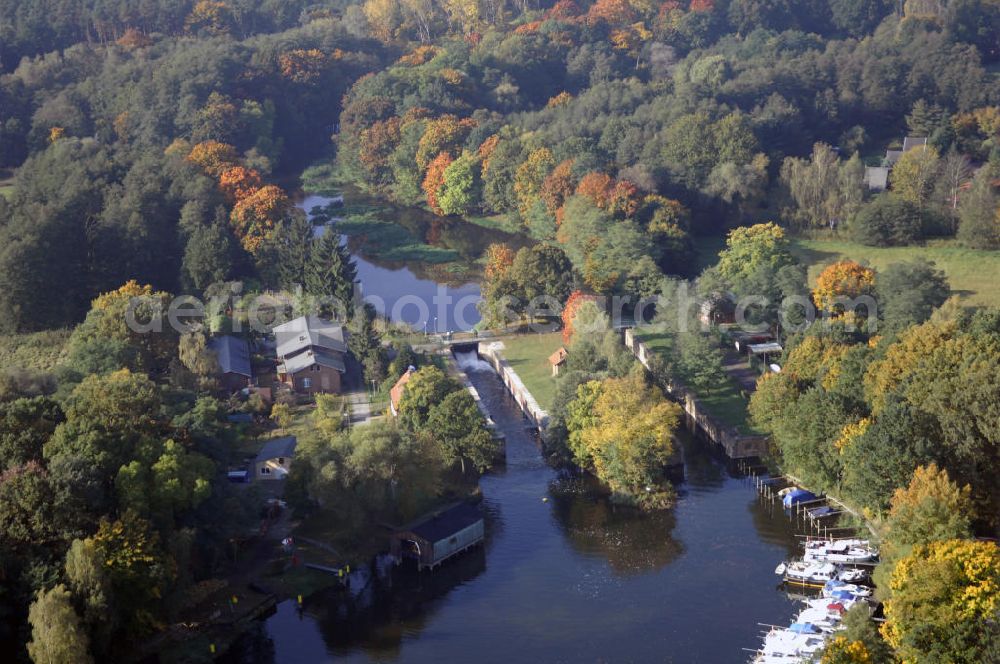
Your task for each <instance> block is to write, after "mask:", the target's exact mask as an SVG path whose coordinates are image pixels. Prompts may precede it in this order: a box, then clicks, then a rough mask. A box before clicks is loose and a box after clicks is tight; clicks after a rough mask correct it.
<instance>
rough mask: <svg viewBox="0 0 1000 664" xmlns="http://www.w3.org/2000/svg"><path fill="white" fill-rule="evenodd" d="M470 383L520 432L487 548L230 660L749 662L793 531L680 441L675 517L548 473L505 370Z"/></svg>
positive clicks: (300, 621)
mask: <svg viewBox="0 0 1000 664" xmlns="http://www.w3.org/2000/svg"><path fill="white" fill-rule="evenodd" d="M462 361H463V364H464V365H465V366H466V367H468V368H469V369H472V370H471V371H469V377H470V379H471V381H472V382H473V384H474V386H475V387H476V389H477V391H478V392H479V394H480V396H481V398H482V399H483V402H484V403H485V405H486V406H487V408H488V409H489V411H490V413H491V415H492V417H493V419H494V420H495V421H496V422H497V425H498V427H499V428H500V429H501V430H502V431H503V433H504V434H505V435H506V436H507V464H506V468H505V469H504V470H503V471H502V472H496V473H490V474H488V475H486V476H485V477H483V478H482V482H481V485H482V491H483V496H484V505H485V507H486V510H487V534H488V538H487V542H486V545H485V547H484V548H483V549H480V550H477V551H475V552H474V553H471V554H470V555H467V556H463V557H460V558H458V559H456V560H454V561H453V562H451V563H449V564H446V565H445V566H444V567H443V568H441V569H440V570H439V571H436V572H433V573H424V574H417V573H415V572H410V573H408V572H406V571H404V570H393V571H391V572H390V573H388V574H387V575H384V576H379V575H378V574H371V573H369V574H367V575H366V578H370V579H371V580H370V581H369V582H368V587H365V589H364V591H363V592H361V591H356V592H355V594H354V595H353V596H351V597H348V596H346V595H345V594H344V593H338V592H330V593H327V594H324V595H320V596H318V597H315V598H312V599H310V600H309V601H307V603H306V604H307V606H306V610H305V612H304V613H303V614H302V615H301V616H299V615H298V613H297V612H296V610H295V607H294V605H293V604H292V603H286V604H283V605H281V606H280V607H279V608H278V611H277V613H276V614H275V615H274V616H272V617H270V618H268V619H267V620H266V621H265V622H264V624H263V625H262V627H261V628H260V629H261V634H264V635H266V636H267V637H269V639H270V641H267V640H265V639H262V638H261V634H257V635H255V636H254V637H251V638H248V639H246V640H245V641H244V642H242V643H241V644H240V650H239V651H238V652H234V654H233V655H232V656H230V657H229V658H228V661H230V662H272V661H273V662H275V663H276V664H291V663H293V662H294V663H298V662H330V661H338V662H339V661H348V662H375V661H377V662H382V661H392V662H397V661H398V662H440V661H445V662H460V661H469V660H474V661H476V662H504V663H508V662H521V661H534V662H574V663H575V662H630V661H635V662H654V661H655V662H709V663H711V662H739V661H745V658H744V653H743V652H742V651H741V648H744V647H748V648H753V647H756V646H757V645H758V644H759V643H760V635H759V629H760V628H759V627H758V626H757V623H759V622H760V623H775V624H777V623H781V622H785V623H787V621H788V620H789V618H790V617H791V616H792V615H793V613H794V609H795V605H794V603H793V600H791V599H790V598H789V597H787V596H786V595H785V594H784V593H782V592H779V591H777V590H776V589H775V587H776V583H777V578H776V577H775V576H774V567H775V565H776V564H777V562H779V561H780V560H782V559H784V558H785V557H786V556H787V554H788V552H789V550H790V549H791V548H792V547H793V546H794V543H795V538H794V532H793V528H792V526H791V524H789V522H788V521H787V520H786V518H785V516H784V515H783V514H781V513H780V511H779V512H778V513H775V514H771V513H770V512H769V511H768V508H766V507H765V506H764V505H762V504H761V503H759V502H758V499H757V497H756V494H755V493H754V491H753V489H752V488H750V487H749V486H748V484H747V483H746V482H745V481H744V480H742V479H740V478H737V477H734V476H732V475H731V474H730V473H729V472H728V471H727V470H726V468H725V466H724V465H723V464H721V463H720V462H719V461H718V460H716V459H713V458H712V457H711V455H709V454H708V452H707V451H706V448H705V446H704V445H702V444H700V443H698V442H695V441H692V440H691V439H690V438H689V437H686V436H682V438H681V440H682V443H683V444H684V446H685V452H686V454H685V462H686V472H685V480H684V482H683V484H682V485H681V486H680V487H679V489H680V491H679V494H680V495H679V499H678V503H677V506H676V508H675V509H674V510H672V511H670V512H665V513H659V514H652V515H643V514H640V513H638V512H636V511H634V510H630V509H627V508H622V507H615V506H613V505H611V504H610V503H609V502H608V500H607V498H606V496H605V493H604V492H603V491H602V490H601V488H600V487H599V486H598V485H597V484H595V483H594V482H593V480H591V479H587V478H582V477H579V476H575V475H573V474H571V473H564V472H560V471H556V470H554V469H552V468H550V467H549V466H548V465H546V464H545V463H544V462H543V460H542V458H541V456H540V453H539V445H538V441H537V439H536V438H535V437H534V436H533V434H531V433H530V432H529V431H528V430H527V429H526V427H525V421H524V419H523V417H522V415H521V413H520V411H519V410H518V409H517V407H516V405H515V404H514V402H513V400H512V399H510V397H509V396H508V395H507V394H506V392H505V390H504V388H503V386H502V385H501V383H500V381H499V380H498V378H497V376H496V374H494V373H493V372H492V370H490V369H489V368H488V367H487V366H484V365H483V364H479V363H478V362H475V361H474V360H471V359H469V358H462Z"/></svg>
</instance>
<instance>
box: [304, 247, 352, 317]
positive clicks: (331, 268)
mask: <svg viewBox="0 0 1000 664" xmlns="http://www.w3.org/2000/svg"><path fill="white" fill-rule="evenodd" d="M305 277H306V284H305V285H306V290H307V291H308V292H309V294H310V295H312V296H314V297H317V298H320V300H321V302H320V303H321V305H323V306H324V308H327V307H333V310H334V311H335V312H339V311H341V310H342V311H350V308H351V305H352V303H353V302H354V282H355V281H356V280H357V277H358V270H357V266H356V265H355V264H354V259H353V258H351V255H350V253H348V251H347V247H345V246H344V245H343V244H341V241H340V236H339V235H338V234H336V233H323V235H322V237H320V238H318V239H316V240H314V241H313V244H312V250H311V251H310V252H309V264H308V266H307V267H306V274H305ZM341 307H342V308H343V309H340V308H341Z"/></svg>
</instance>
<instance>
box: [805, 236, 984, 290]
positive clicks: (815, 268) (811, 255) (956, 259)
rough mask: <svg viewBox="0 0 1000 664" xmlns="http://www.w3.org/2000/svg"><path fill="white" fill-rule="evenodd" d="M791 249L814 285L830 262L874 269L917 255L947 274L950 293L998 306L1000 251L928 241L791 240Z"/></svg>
mask: <svg viewBox="0 0 1000 664" xmlns="http://www.w3.org/2000/svg"><path fill="white" fill-rule="evenodd" d="M792 250H793V252H794V253H795V254H796V256H798V257H799V260H801V261H802V262H803V263H804V264H806V265H808V266H809V282H810V283H815V281H816V277H817V276H818V275H819V273H820V271H822V269H823V268H824V267H825V266H826V265H829V264H830V263H833V262H835V261H838V260H843V259H845V258H846V259H850V260H853V261H858V262H867V263H868V264H869V265H871V266H872V267H874V268H875V269H876V270H881V269H884V268H886V267H887V266H888V265H890V264H891V263H898V262H900V261H906V260H910V259H913V258H916V257H918V256H922V257H924V258H926V259H928V260H931V261H934V263H935V264H936V265H937V267H938V269H940V270H943V271H944V273H945V274H946V275H948V281H949V282H950V283H951V288H952V291H953V292H954V293H955V294H956V295H961V296H962V298H963V300H964V301H965V302H966V303H968V304H972V305H983V306H998V305H1000V291H998V290H997V288H996V285H997V284H998V283H1000V251H982V250H976V249H967V248H965V247H962V246H959V245H958V244H957V243H955V242H953V241H938V242H932V243H930V244H928V245H927V246H923V247H866V246H864V245H862V244H856V243H854V242H846V241H842V240H832V239H831V240H826V239H822V240H806V239H800V238H795V239H793V240H792Z"/></svg>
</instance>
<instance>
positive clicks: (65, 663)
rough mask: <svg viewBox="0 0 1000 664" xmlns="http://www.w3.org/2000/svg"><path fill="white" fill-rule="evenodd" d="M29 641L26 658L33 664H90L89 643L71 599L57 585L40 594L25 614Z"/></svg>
mask: <svg viewBox="0 0 1000 664" xmlns="http://www.w3.org/2000/svg"><path fill="white" fill-rule="evenodd" d="M28 623H29V624H30V625H31V641H29V642H28V655H29V656H30V657H31V661H33V662H34V663H35V664H90V663H91V662H93V661H94V660H93V658H92V657H91V656H90V639H89V638H88V637H87V632H86V630H84V628H83V626H82V625H81V624H80V617H79V616H78V615H77V614H76V610H75V609H74V608H73V602H72V596H71V595H70V592H69V591H68V590H67V589H66V586H64V585H62V584H59V585H57V586H56V587H54V588H52V589H51V590H43V591H41V592H39V593H38V597H37V598H36V599H35V601H34V602H33V603H32V604H31V608H30V609H29V610H28Z"/></svg>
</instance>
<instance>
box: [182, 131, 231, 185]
mask: <svg viewBox="0 0 1000 664" xmlns="http://www.w3.org/2000/svg"><path fill="white" fill-rule="evenodd" d="M187 159H188V161H190V162H191V163H192V164H195V165H196V166H198V167H199V168H201V169H202V170H203V171H205V173H207V174H208V175H211V176H212V177H213V178H215V179H219V176H221V175H222V173H223V172H225V171H226V170H227V169H229V168H232V167H233V166H236V165H237V164H238V163H239V157H238V156H237V154H236V148H234V147H233V146H232V145H229V144H228V143H220V142H219V141H214V140H210V141H202V142H201V143H198V144H197V145H195V146H194V147H193V148H191V152H190V153H188V156H187Z"/></svg>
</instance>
